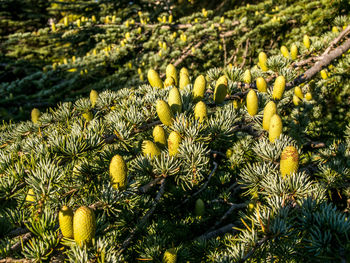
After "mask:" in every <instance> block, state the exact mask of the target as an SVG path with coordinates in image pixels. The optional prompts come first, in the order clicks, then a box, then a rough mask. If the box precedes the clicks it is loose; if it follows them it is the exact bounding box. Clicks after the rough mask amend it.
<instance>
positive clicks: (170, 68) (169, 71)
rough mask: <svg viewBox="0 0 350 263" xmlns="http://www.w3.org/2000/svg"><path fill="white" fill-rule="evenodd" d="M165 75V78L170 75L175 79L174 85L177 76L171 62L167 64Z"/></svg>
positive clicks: (176, 81) (176, 82)
mask: <svg viewBox="0 0 350 263" xmlns="http://www.w3.org/2000/svg"><path fill="white" fill-rule="evenodd" d="M165 75H166V77H167V78H169V77H172V78H173V79H174V81H175V86H177V84H178V82H179V80H178V77H177V71H176V68H175V66H174V65H173V64H169V65H168V66H167V67H166V69H165Z"/></svg>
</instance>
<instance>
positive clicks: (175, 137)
mask: <svg viewBox="0 0 350 263" xmlns="http://www.w3.org/2000/svg"><path fill="white" fill-rule="evenodd" d="M181 140H182V139H181V135H180V134H179V133H178V132H177V131H172V132H171V133H170V134H169V137H168V150H169V155H170V156H175V155H176V154H177V153H178V152H179V147H180V143H181Z"/></svg>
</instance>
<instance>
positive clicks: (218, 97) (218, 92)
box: [214, 76, 227, 104]
mask: <svg viewBox="0 0 350 263" xmlns="http://www.w3.org/2000/svg"><path fill="white" fill-rule="evenodd" d="M226 94H227V78H226V76H221V77H220V78H219V79H218V80H217V81H216V85H215V90H214V101H215V103H216V104H220V103H222V102H224V100H225V97H226Z"/></svg>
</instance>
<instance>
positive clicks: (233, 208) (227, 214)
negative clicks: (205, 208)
mask: <svg viewBox="0 0 350 263" xmlns="http://www.w3.org/2000/svg"><path fill="white" fill-rule="evenodd" d="M244 207H247V203H242V204H231V207H230V208H229V209H228V210H227V211H226V213H225V214H224V215H223V216H222V217H221V218H220V219H219V220H218V221H217V222H216V223H215V225H214V226H213V227H211V228H210V229H209V231H211V230H213V229H215V228H217V227H218V226H219V225H221V223H222V222H223V221H225V220H226V218H227V217H228V216H229V215H230V214H231V213H232V212H233V211H234V210H236V209H240V208H244Z"/></svg>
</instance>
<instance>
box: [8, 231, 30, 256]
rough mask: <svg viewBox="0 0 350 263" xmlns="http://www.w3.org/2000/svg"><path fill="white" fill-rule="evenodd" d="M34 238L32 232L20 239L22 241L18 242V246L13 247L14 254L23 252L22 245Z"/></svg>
mask: <svg viewBox="0 0 350 263" xmlns="http://www.w3.org/2000/svg"><path fill="white" fill-rule="evenodd" d="M32 236H33V233H32V232H29V233H27V234H25V235H23V236H21V237H20V239H21V240H20V241H18V242H17V243H16V244H14V245H12V246H11V251H13V252H17V251H19V250H21V248H22V244H24V243H26V242H27V241H28V240H29V239H31V238H32Z"/></svg>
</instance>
